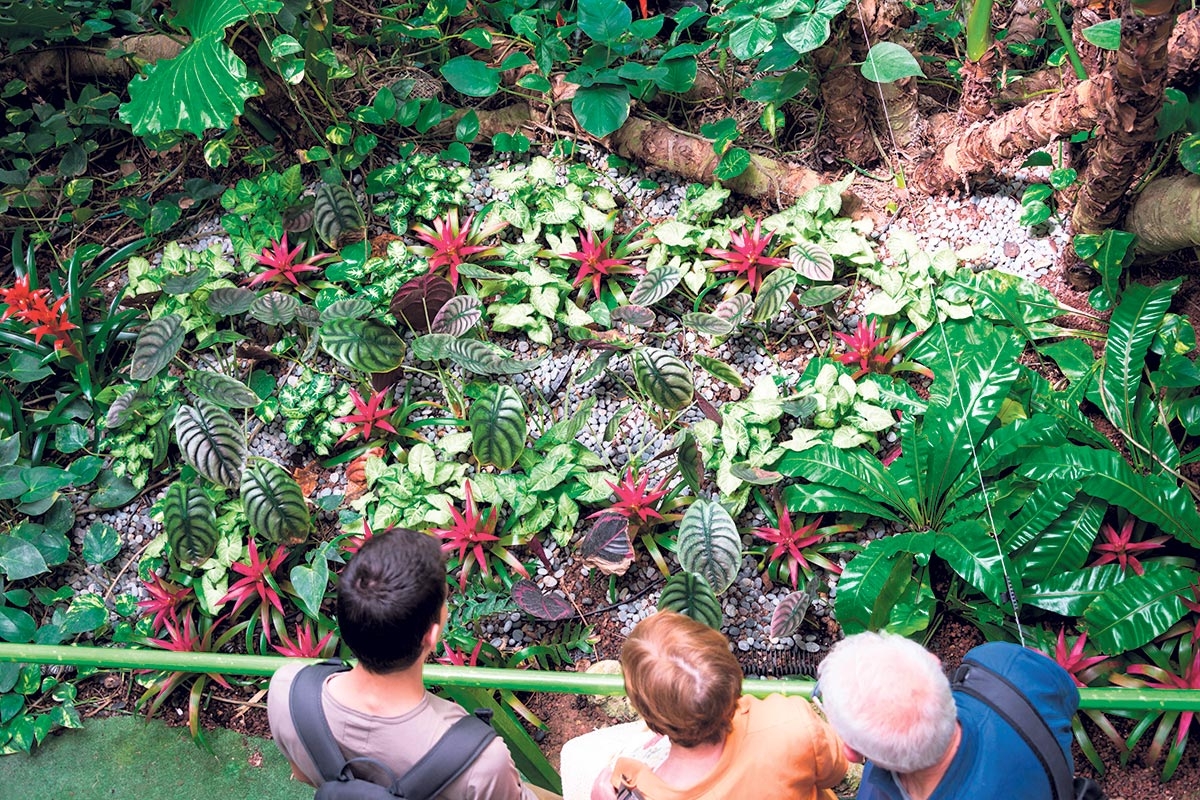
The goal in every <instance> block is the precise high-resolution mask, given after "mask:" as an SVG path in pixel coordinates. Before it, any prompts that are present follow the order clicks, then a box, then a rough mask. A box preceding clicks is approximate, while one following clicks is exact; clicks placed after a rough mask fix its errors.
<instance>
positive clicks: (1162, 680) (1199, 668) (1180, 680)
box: [1126, 656, 1200, 777]
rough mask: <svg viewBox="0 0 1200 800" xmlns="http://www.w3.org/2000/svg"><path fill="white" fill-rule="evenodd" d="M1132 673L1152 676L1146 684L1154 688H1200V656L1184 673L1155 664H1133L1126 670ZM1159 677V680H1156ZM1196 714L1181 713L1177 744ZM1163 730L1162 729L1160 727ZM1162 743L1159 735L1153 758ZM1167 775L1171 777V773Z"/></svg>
mask: <svg viewBox="0 0 1200 800" xmlns="http://www.w3.org/2000/svg"><path fill="white" fill-rule="evenodd" d="M1126 671H1127V672H1128V673H1129V674H1131V675H1141V676H1143V677H1147V678H1151V680H1148V681H1145V685H1146V686H1149V687H1150V688H1152V689H1200V657H1196V656H1193V657H1192V660H1191V663H1189V664H1188V665H1187V669H1185V670H1184V671H1183V675H1176V674H1175V673H1173V672H1171V671H1169V670H1166V669H1163V668H1161V667H1158V666H1155V665H1153V664H1133V665H1131V666H1130V667H1129V669H1128V670H1126ZM1155 678H1157V680H1154V679H1155ZM1195 716H1196V712H1195V711H1184V712H1182V713H1181V714H1180V715H1179V731H1178V732H1177V733H1176V734H1175V745H1176V747H1181V746H1182V745H1183V741H1184V739H1186V738H1187V735H1188V731H1189V730H1190V729H1191V727H1192V719H1193V718H1194V717H1195ZM1160 730H1161V729H1160ZM1164 738H1165V737H1164ZM1161 748H1162V745H1161V744H1158V743H1157V737H1156V741H1155V743H1154V744H1152V745H1151V752H1150V756H1151V760H1152V761H1157V760H1158V752H1156V751H1161ZM1167 777H1170V776H1169V775H1168V776H1167Z"/></svg>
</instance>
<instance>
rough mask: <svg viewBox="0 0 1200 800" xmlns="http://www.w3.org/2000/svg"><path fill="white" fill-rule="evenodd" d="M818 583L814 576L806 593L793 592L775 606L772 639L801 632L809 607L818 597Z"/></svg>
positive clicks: (805, 590) (772, 615) (772, 618)
mask: <svg viewBox="0 0 1200 800" xmlns="http://www.w3.org/2000/svg"><path fill="white" fill-rule="evenodd" d="M817 583H818V582H817V578H816V576H813V577H812V578H809V580H808V585H807V586H805V587H804V591H802V592H792V593H791V594H789V595H788V596H787V597H785V598H783V599H782V600H780V601H779V605H777V606H775V612H774V613H773V614H771V637H772V638H775V639H782V638H784V637H785V636H791V635H792V634H793V633H795V632H796V631H798V630H800V626H801V625H802V624H803V623H804V617H805V615H807V614H808V607H809V606H810V605H812V601H813V598H814V597H816V595H817Z"/></svg>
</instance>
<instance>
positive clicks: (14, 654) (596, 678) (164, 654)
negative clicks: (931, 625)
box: [0, 644, 1200, 711]
mask: <svg viewBox="0 0 1200 800" xmlns="http://www.w3.org/2000/svg"><path fill="white" fill-rule="evenodd" d="M289 661H295V659H288V658H283V657H280V656H249V655H231V654H227V653H176V652H172V651H168V650H125V649H120V648H115V647H84V646H74V645H45V644H0V662H21V663H26V664H72V665H74V666H78V667H100V668H104V669H153V670H167V671H171V672H195V673H201V672H208V673H216V674H224V675H260V676H266V675H270V674H272V673H273V672H274V671H275V670H276V669H278V668H279V667H280V666H281V665H282V664H284V663H285V662H289ZM425 683H427V684H429V685H432V686H457V687H462V688H471V689H479V688H482V689H509V690H512V691H517V692H557V693H561V694H590V695H619V694H624V693H625V687H624V684H623V683H622V681H621V678H620V676H618V675H589V674H585V673H580V672H550V671H539V670H524V669H492V668H490V667H446V666H442V665H440V664H429V665H426V667H425ZM743 688H744V691H745V692H746V694H750V695H755V696H757V697H763V696H765V695H768V694H793V695H801V696H804V697H807V696H809V695H810V694H811V693H812V688H813V682H812V681H808V680H763V679H761V678H751V679H747V680H746V682H745V683H744V684H743ZM1079 695H1080V702H1079V705H1080V707H1081V708H1094V709H1100V710H1103V711H1146V710H1153V711H1200V690H1196V689H1129V688H1122V687H1112V688H1084V689H1080V690H1079Z"/></svg>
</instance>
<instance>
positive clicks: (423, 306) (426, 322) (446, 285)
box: [390, 273, 454, 333]
mask: <svg viewBox="0 0 1200 800" xmlns="http://www.w3.org/2000/svg"><path fill="white" fill-rule="evenodd" d="M452 297H454V286H453V285H451V283H450V281H448V280H446V279H445V278H443V277H442V276H440V275H434V274H433V273H427V274H425V275H421V276H419V277H416V278H413V279H412V280H410V281H408V282H407V283H405V284H404V285H403V286H401V287H400V288H399V289H397V290H396V294H395V295H393V296H392V303H391V306H390V310H391V312H392V315H393V316H395V317H396V319H397V320H399V321H400V322H401V323H402V324H404V325H407V326H408V327H409V328H411V329H412V330H414V331H416V332H417V333H421V332H423V331H427V330H429V326H430V324H431V323H432V322H433V320H434V318H436V317H437V314H438V312H439V311H441V310H442V306H444V305H446V303H448V302H450V298H452Z"/></svg>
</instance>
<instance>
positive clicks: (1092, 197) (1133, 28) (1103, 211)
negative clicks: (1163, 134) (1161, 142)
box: [1071, 1, 1175, 233]
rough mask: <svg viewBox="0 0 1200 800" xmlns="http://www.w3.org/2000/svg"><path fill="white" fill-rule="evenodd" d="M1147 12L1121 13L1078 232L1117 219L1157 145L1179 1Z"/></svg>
mask: <svg viewBox="0 0 1200 800" xmlns="http://www.w3.org/2000/svg"><path fill="white" fill-rule="evenodd" d="M1158 5H1159V8H1160V9H1163V10H1161V11H1159V13H1151V12H1153V11H1158V10H1159V9H1149V10H1148V12H1147V13H1143V12H1141V11H1139V10H1136V9H1135V8H1133V4H1132V3H1131V4H1130V7H1129V9H1128V10H1127V11H1126V12H1125V14H1124V15H1123V16H1122V18H1121V49H1120V50H1119V51H1118V52H1117V63H1116V68H1115V69H1114V71H1113V75H1114V79H1113V82H1112V90H1111V95H1108V96H1105V98H1104V104H1105V108H1106V114H1105V119H1104V120H1103V122H1102V123H1101V125H1100V131H1099V135H1098V136H1097V140H1096V146H1095V147H1094V148H1093V150H1092V153H1091V158H1090V159H1089V160H1088V165H1087V167H1086V168H1085V169H1084V171H1083V176H1082V180H1081V181H1080V182H1079V197H1078V198H1077V199H1076V201H1075V211H1074V213H1073V214H1072V216H1071V219H1072V221H1073V222H1074V223H1075V231H1076V233H1099V232H1100V231H1102V230H1104V229H1105V228H1109V227H1111V226H1113V225H1115V224H1116V222H1117V220H1119V219H1120V218H1121V212H1122V211H1123V210H1124V205H1125V193H1126V192H1128V191H1129V187H1130V186H1131V185H1132V184H1133V180H1134V178H1135V177H1136V176H1137V174H1138V173H1139V172H1140V171H1141V169H1142V168H1143V164H1144V162H1145V160H1146V158H1147V157H1148V156H1149V155H1150V151H1151V149H1152V148H1153V146H1154V138H1155V132H1156V131H1157V129H1158V125H1157V123H1156V122H1155V118H1156V117H1157V116H1158V112H1159V111H1160V110H1161V109H1162V104H1163V88H1164V87H1165V85H1166V80H1167V42H1168V41H1169V40H1170V38H1171V29H1172V27H1173V26H1174V25H1175V14H1174V13H1173V12H1172V10H1171V6H1172V5H1173V3H1171V2H1166V1H1165V2H1160V3H1159V4H1158Z"/></svg>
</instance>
